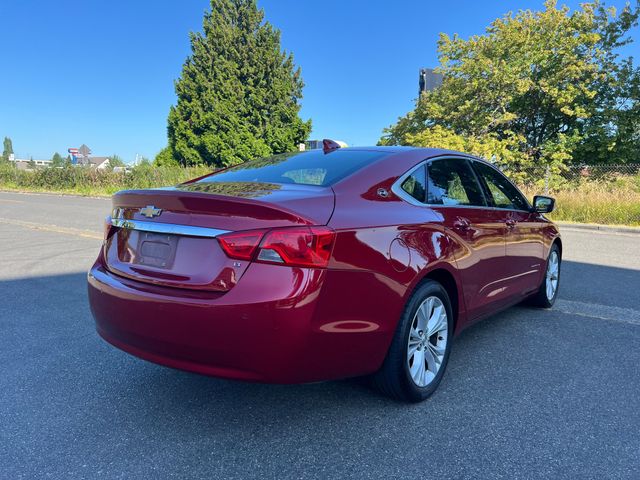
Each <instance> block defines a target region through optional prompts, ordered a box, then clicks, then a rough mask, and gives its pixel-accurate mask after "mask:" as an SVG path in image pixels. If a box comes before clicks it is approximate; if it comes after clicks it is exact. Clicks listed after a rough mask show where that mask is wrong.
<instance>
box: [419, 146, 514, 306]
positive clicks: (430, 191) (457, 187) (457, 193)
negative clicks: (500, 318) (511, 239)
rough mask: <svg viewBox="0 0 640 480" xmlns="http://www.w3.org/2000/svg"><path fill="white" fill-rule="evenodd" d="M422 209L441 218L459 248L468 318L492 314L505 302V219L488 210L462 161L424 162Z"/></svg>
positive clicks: (457, 257)
mask: <svg viewBox="0 0 640 480" xmlns="http://www.w3.org/2000/svg"><path fill="white" fill-rule="evenodd" d="M427 203H428V204H429V206H430V207H431V208H432V209H433V210H434V211H436V212H438V213H440V214H441V215H442V219H443V222H444V226H445V229H446V230H447V233H448V234H449V235H450V236H451V237H452V238H453V239H454V240H455V241H456V243H457V245H458V247H457V251H456V254H455V257H456V262H457V264H458V268H459V271H460V276H461V279H462V282H463V288H464V300H465V304H466V307H467V311H468V312H469V317H470V318H471V319H473V318H477V317H480V316H483V315H485V314H488V313H491V312H492V311H494V310H495V309H496V308H498V307H499V306H500V304H501V303H503V302H504V301H505V299H506V297H507V286H506V285H507V279H508V277H509V268H508V266H507V262H506V257H505V255H506V250H505V230H506V223H505V217H504V213H503V212H502V211H499V210H496V209H493V208H489V207H488V205H487V200H486V198H485V195H484V192H483V189H482V187H481V185H480V183H479V182H478V179H477V177H476V174H475V173H474V171H473V169H472V168H471V165H470V163H469V161H468V160H466V159H464V158H439V159H433V160H430V161H429V162H427Z"/></svg>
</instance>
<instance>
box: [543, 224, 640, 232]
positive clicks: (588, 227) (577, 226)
mask: <svg viewBox="0 0 640 480" xmlns="http://www.w3.org/2000/svg"><path fill="white" fill-rule="evenodd" d="M554 223H555V224H556V225H558V226H559V227H560V228H574V229H576V230H591V231H599V232H610V233H635V234H637V235H640V227H622V226H620V227H617V226H614V225H600V224H597V223H571V222H554Z"/></svg>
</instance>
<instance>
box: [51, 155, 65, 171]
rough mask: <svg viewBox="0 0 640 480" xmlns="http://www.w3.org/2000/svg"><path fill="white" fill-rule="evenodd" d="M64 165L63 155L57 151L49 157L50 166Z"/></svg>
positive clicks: (59, 166)
mask: <svg viewBox="0 0 640 480" xmlns="http://www.w3.org/2000/svg"><path fill="white" fill-rule="evenodd" d="M64 165H65V160H64V157H63V156H62V155H60V154H59V153H58V152H56V153H54V154H53V157H51V166H52V167H53V168H61V167H64Z"/></svg>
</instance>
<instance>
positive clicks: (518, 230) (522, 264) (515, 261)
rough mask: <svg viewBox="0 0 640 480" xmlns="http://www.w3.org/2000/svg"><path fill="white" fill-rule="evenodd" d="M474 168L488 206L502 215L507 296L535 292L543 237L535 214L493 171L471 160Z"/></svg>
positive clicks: (538, 277) (489, 166)
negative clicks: (504, 226) (503, 221)
mask: <svg viewBox="0 0 640 480" xmlns="http://www.w3.org/2000/svg"><path fill="white" fill-rule="evenodd" d="M473 166H474V169H475V170H476V173H477V174H478V177H479V178H480V181H481V182H482V184H483V188H485V191H486V195H487V197H488V199H489V202H490V205H491V206H492V207H493V208H495V209H496V211H499V212H502V214H503V215H504V218H505V223H506V236H505V243H506V256H507V260H508V261H507V264H506V265H507V268H508V271H509V278H510V280H509V283H508V285H507V287H508V290H507V291H508V292H509V295H510V296H514V297H517V296H522V295H524V294H527V293H530V292H532V291H534V290H536V289H537V288H538V286H539V283H540V275H541V268H542V265H543V260H542V257H543V237H542V229H541V226H542V224H540V223H539V222H538V220H537V218H538V217H537V215H536V214H534V213H533V212H531V210H530V208H529V203H528V202H527V200H526V199H525V198H524V196H523V195H522V194H521V193H520V191H519V190H518V189H517V188H516V187H515V186H514V185H513V184H512V183H511V182H510V181H509V180H508V179H507V177H505V176H504V175H503V174H502V173H501V172H499V171H498V170H497V169H496V168H494V167H492V166H491V165H488V164H487V163H484V162H480V161H474V162H473Z"/></svg>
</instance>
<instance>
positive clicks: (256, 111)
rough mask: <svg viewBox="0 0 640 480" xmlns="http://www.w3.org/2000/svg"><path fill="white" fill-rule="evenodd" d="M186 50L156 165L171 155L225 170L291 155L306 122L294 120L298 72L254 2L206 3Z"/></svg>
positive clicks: (303, 135)
mask: <svg viewBox="0 0 640 480" xmlns="http://www.w3.org/2000/svg"><path fill="white" fill-rule="evenodd" d="M191 50H192V53H191V55H190V56H189V57H188V58H187V60H186V62H185V64H184V66H183V69H182V76H181V77H180V79H179V80H178V81H177V82H176V85H175V88H176V94H177V97H178V102H177V105H176V106H173V107H171V110H170V112H169V119H168V128H167V130H168V136H169V147H168V148H169V152H163V155H162V157H161V160H162V162H161V163H165V164H166V163H170V162H168V161H167V160H168V158H171V157H173V158H174V159H175V160H176V161H177V162H179V163H180V164H182V165H198V164H207V165H211V166H215V167H223V166H227V165H233V164H237V163H241V162H243V161H246V160H249V159H252V158H256V157H261V156H266V155H270V154H275V153H282V152H286V151H292V150H294V149H295V148H296V146H297V145H298V144H299V143H300V142H303V141H304V140H305V139H306V138H307V137H308V135H309V132H310V131H311V121H310V120H309V121H306V122H305V121H303V120H302V119H301V118H300V117H299V110H300V104H299V100H300V99H301V98H302V88H303V85H304V84H303V82H302V78H301V75H300V69H299V68H297V67H296V66H295V64H294V61H293V56H292V55H291V54H290V53H286V52H283V51H282V50H281V47H280V32H279V31H278V30H276V29H275V28H274V27H273V26H272V25H271V24H270V23H268V22H265V21H264V12H263V11H262V10H260V9H258V7H257V5H256V0H211V11H210V12H206V13H205V16H204V21H203V31H202V32H196V33H192V34H191ZM167 153H168V154H170V156H168V155H167ZM167 157H168V158H167Z"/></svg>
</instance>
